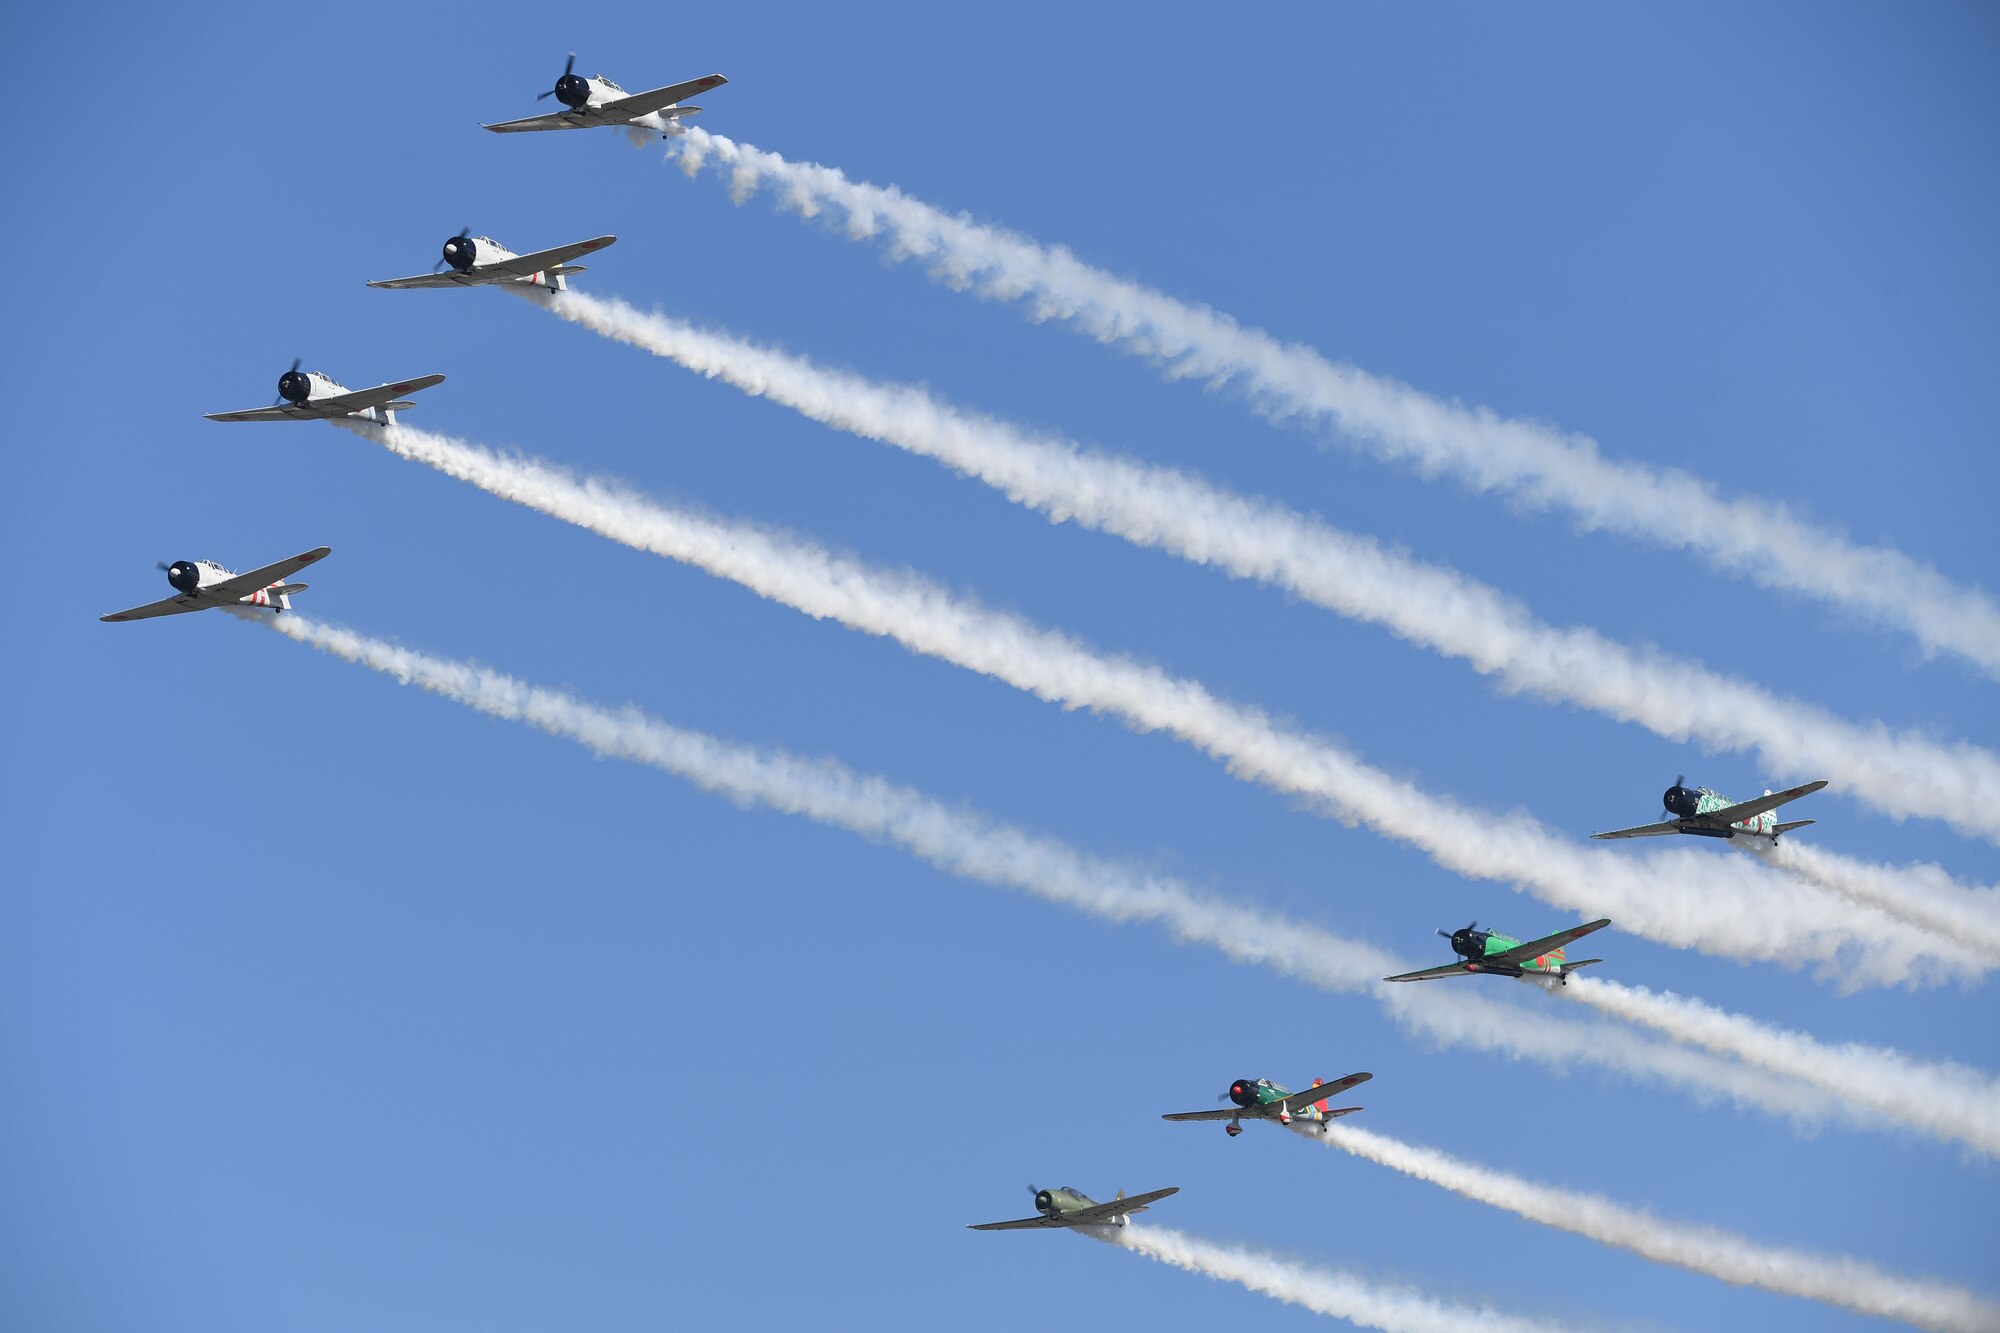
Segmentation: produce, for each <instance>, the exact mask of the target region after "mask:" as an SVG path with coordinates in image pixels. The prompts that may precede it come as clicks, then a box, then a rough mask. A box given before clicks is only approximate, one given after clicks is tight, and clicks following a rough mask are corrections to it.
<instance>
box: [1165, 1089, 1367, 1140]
mask: <svg viewBox="0 0 2000 1333" xmlns="http://www.w3.org/2000/svg"><path fill="white" fill-rule="evenodd" d="M1374 1077H1375V1076H1374V1075H1373V1074H1349V1075H1348V1076H1347V1077H1346V1078H1337V1079H1335V1080H1334V1081H1333V1082H1331V1083H1322V1082H1320V1081H1319V1080H1318V1079H1314V1080H1313V1085H1312V1086H1311V1087H1310V1088H1307V1089H1306V1090H1305V1091H1304V1092H1293V1091H1292V1090H1291V1089H1290V1088H1288V1087H1286V1086H1285V1085H1284V1084H1282V1083H1273V1082H1272V1081H1271V1080H1270V1079H1268V1078H1239V1079H1237V1080H1236V1081H1235V1082H1234V1083H1232V1084H1230V1085H1229V1091H1228V1092H1225V1093H1223V1094H1222V1096H1221V1097H1220V1098H1219V1099H1218V1100H1220V1101H1227V1102H1235V1103H1236V1109H1235V1110H1233V1111H1174V1112H1172V1113H1170V1114H1168V1115H1163V1116H1161V1117H1160V1119H1162V1120H1227V1121H1228V1122H1229V1123H1228V1124H1227V1125H1224V1126H1223V1128H1222V1132H1223V1133H1225V1134H1227V1135H1228V1136H1229V1137H1230V1138H1232V1139H1233V1138H1235V1137H1236V1136H1237V1135H1238V1134H1241V1133H1242V1132H1243V1122H1244V1121H1245V1120H1275V1121H1277V1122H1278V1123H1279V1124H1281V1125H1289V1124H1291V1123H1292V1121H1294V1120H1320V1121H1326V1120H1335V1119H1338V1118H1339V1117H1341V1116H1344V1115H1353V1114H1354V1113H1355V1112H1356V1111H1359V1110H1360V1109H1361V1108H1360V1107H1358V1106H1342V1107H1337V1108H1335V1109H1333V1110H1331V1111H1329V1110H1328V1109H1327V1106H1326V1103H1327V1099H1328V1098H1329V1097H1338V1096H1339V1095H1340V1094H1341V1093H1343V1092H1346V1091H1347V1090H1348V1089H1349V1088H1352V1087H1355V1086H1356V1085H1358V1084H1362V1083H1366V1082H1367V1081H1368V1080H1369V1079H1371V1078H1374Z"/></svg>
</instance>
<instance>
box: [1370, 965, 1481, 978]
mask: <svg viewBox="0 0 2000 1333" xmlns="http://www.w3.org/2000/svg"><path fill="white" fill-rule="evenodd" d="M1470 975H1472V974H1471V971H1470V970H1469V969H1468V968H1467V967H1466V965H1465V964H1464V963H1446V964H1445V965H1444V966H1443V967H1427V968H1425V969H1424V970H1423V971H1421V972H1405V973H1403V974H1402V975H1401V976H1396V977H1383V978H1382V980H1384V981H1436V980H1437V979H1438V978H1439V977H1464V976H1470Z"/></svg>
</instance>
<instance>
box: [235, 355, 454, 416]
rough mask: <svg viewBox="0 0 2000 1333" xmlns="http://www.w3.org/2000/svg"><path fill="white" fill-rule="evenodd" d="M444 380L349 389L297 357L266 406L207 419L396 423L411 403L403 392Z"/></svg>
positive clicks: (425, 377) (434, 377)
mask: <svg viewBox="0 0 2000 1333" xmlns="http://www.w3.org/2000/svg"><path fill="white" fill-rule="evenodd" d="M442 383H444V376H442V375H419V376H417V378H415V379H413V380H397V381H396V382H395V383H394V384H378V385H376V386H375V387H374V388H372V389H349V388H348V387H347V386H346V385H345V384H336V383H335V382H334V381H333V380H331V379H329V378H328V377H327V376H325V375H322V374H321V373H320V372H318V371H317V370H300V369H299V362H298V359H297V358H294V359H293V361H292V368H291V369H290V370H288V371H286V372H285V373H284V374H282V375H280V376H278V401H277V402H276V403H274V404H272V405H271V406H270V407H246V408H244V409H243V410H242V411H240V412H209V413H207V414H206V415H207V417H208V419H209V420H210V421H329V420H332V419H333V418H335V417H354V418H357V419H359V420H361V421H372V422H374V423H375V424H376V425H378V426H393V425H395V424H396V413H397V412H398V411H399V410H401V409H402V408H405V407H415V406H416V404H415V403H406V402H402V401H400V400H401V398H402V396H403V395H404V394H406V393H415V392H416V391H417V390H419V389H428V388H430V387H431V385H433V384H442Z"/></svg>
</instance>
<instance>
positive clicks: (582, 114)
mask: <svg viewBox="0 0 2000 1333" xmlns="http://www.w3.org/2000/svg"><path fill="white" fill-rule="evenodd" d="M727 82H729V80H728V79H725V78H723V77H722V76H721V75H720V74H709V75H705V76H704V77H702V78H699V79H689V80H688V81H687V82H686V83H674V84H669V85H668V86H666V87H665V88H654V89H652V90H651V91H649V92H643V93H628V92H626V91H625V90H624V89H623V88H620V87H619V86H618V85H617V84H615V83H613V82H612V81H611V80H609V79H607V78H605V77H604V76H603V75H602V74H600V75H598V76H597V77H596V78H594V79H586V78H584V77H583V76H582V75H580V74H578V73H577V72H576V52H574V51H572V52H570V53H569V63H568V64H566V65H564V66H563V72H562V77H561V78H560V79H557V80H556V86H555V87H553V88H551V89H549V90H548V92H545V93H537V94H536V95H535V100H536V101H537V102H539V101H541V100H542V98H544V97H549V96H554V98H555V99H556V100H557V101H558V102H561V103H562V104H563V105H564V106H565V107H567V108H568V110H565V111H552V112H550V113H549V114H547V115H545V116H529V117H528V118H527V119H526V120H503V121H501V122H500V123H499V124H497V125H487V126H484V128H486V129H489V130H492V131H493V132H494V133H495V134H520V133H522V132H523V131H526V130H587V129H590V128H592V127H593V126H597V125H609V126H612V127H614V128H617V129H625V128H628V127H631V128H637V129H642V130H658V131H659V132H660V137H661V138H663V139H671V138H672V137H673V136H674V135H676V134H678V133H680V126H679V125H678V124H676V123H675V122H676V121H678V120H679V119H680V118H681V117H682V116H692V115H694V114H695V113H696V112H697V111H700V110H701V108H700V107H698V106H680V105H678V103H679V102H680V100H681V99H682V98H683V97H692V96H693V95H694V94H696V93H700V92H707V91H708V90H709V89H710V88H720V87H721V86H722V85H723V84H725V83H727Z"/></svg>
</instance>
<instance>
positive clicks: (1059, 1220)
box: [966, 1185, 1181, 1231]
mask: <svg viewBox="0 0 2000 1333" xmlns="http://www.w3.org/2000/svg"><path fill="white" fill-rule="evenodd" d="M1028 1192H1029V1193H1030V1194H1032V1195H1034V1196H1035V1215H1034V1216H1033V1217H1023V1218H1019V1219H1017V1220H1015V1221H1012V1222H971V1223H968V1224H967V1225H966V1230H968V1231H1025V1230H1027V1229H1028V1228H1030V1227H1104V1226H1113V1227H1122V1226H1124V1225H1125V1219H1126V1218H1128V1217H1130V1216H1131V1215H1132V1214H1133V1213H1143V1212H1145V1211H1146V1206H1147V1205H1148V1204H1152V1203H1157V1202H1159V1201H1160V1200H1161V1199H1164V1198H1166V1197H1167V1196H1168V1195H1169V1194H1179V1193H1180V1192H1181V1187H1180V1186H1179V1185H1169V1186H1167V1187H1166V1188H1165V1189H1163V1190H1154V1191H1153V1192H1152V1193H1151V1194H1135V1195H1133V1196H1132V1197H1131V1198H1129V1199H1128V1198H1126V1197H1125V1191H1124V1190H1119V1191H1118V1197H1117V1198H1115V1199H1113V1200H1112V1201H1111V1202H1110V1203H1099V1202H1097V1200H1095V1199H1093V1198H1091V1197H1090V1196H1089V1195H1088V1194H1083V1193H1079V1192H1078V1191H1076V1190H1073V1189H1071V1188H1070V1187H1069V1186H1067V1185H1064V1186H1063V1187H1062V1188H1061V1189H1053V1190H1038V1189H1036V1188H1035V1187H1034V1186H1033V1185H1030V1186H1028Z"/></svg>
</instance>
